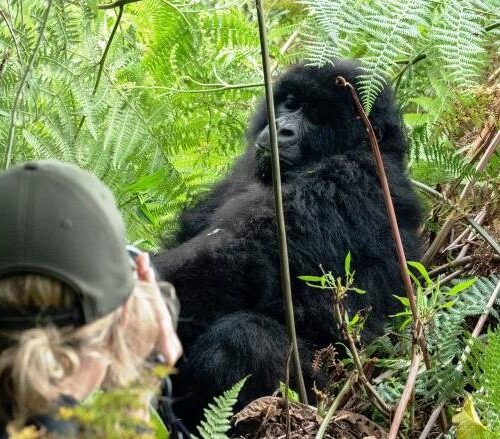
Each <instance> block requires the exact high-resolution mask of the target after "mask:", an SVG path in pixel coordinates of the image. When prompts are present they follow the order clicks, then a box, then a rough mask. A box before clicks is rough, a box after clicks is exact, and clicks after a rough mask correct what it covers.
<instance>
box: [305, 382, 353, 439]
mask: <svg viewBox="0 0 500 439" xmlns="http://www.w3.org/2000/svg"><path fill="white" fill-rule="evenodd" d="M356 379H357V376H356V374H355V373H353V374H352V375H351V376H350V377H349V378H348V379H347V380H346V382H345V383H344V385H343V386H342V389H340V392H339V393H338V394H337V396H336V397H335V399H334V400H333V402H332V405H331V406H330V408H329V409H328V411H327V412H326V414H325V417H324V418H323V420H322V421H321V425H320V426H319V429H318V432H317V433H316V436H315V438H314V439H323V437H324V436H325V433H326V430H327V428H328V425H329V424H330V422H331V421H332V418H333V415H334V414H335V412H336V411H337V409H338V408H339V405H340V403H341V402H342V400H343V399H344V397H345V395H346V394H347V392H348V391H349V389H350V388H351V386H352V384H353V383H354V382H355V381H356Z"/></svg>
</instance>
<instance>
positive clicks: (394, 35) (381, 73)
mask: <svg viewBox="0 0 500 439" xmlns="http://www.w3.org/2000/svg"><path fill="white" fill-rule="evenodd" d="M366 9H367V10H368V14H367V16H366V17H365V26H366V27H368V28H369V32H370V33H371V34H372V35H373V36H374V38H372V39H371V40H370V41H368V43H367V55H366V56H365V57H364V58H363V60H362V61H363V67H362V69H363V71H364V72H365V73H364V74H363V75H361V76H360V78H359V84H358V85H359V89H360V91H361V99H362V102H363V106H364V107H365V111H366V112H370V110H371V108H372V106H373V104H374V102H375V99H376V98H377V95H378V94H379V93H380V91H381V90H382V89H383V88H384V86H385V84H386V79H385V78H387V77H388V76H393V75H394V73H395V72H396V70H397V68H398V64H397V63H396V61H397V60H398V59H399V58H401V57H410V58H411V57H412V56H413V55H414V54H415V50H414V48H413V45H412V44H411V41H412V40H416V39H417V38H422V35H421V34H420V32H419V29H418V26H419V25H421V24H422V23H424V22H425V20H426V18H427V15H428V11H429V2H428V1H426V0H411V1H406V2H403V3H401V2H400V1H399V0H389V1H385V2H375V5H370V6H366Z"/></svg>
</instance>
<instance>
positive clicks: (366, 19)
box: [302, 0, 500, 185]
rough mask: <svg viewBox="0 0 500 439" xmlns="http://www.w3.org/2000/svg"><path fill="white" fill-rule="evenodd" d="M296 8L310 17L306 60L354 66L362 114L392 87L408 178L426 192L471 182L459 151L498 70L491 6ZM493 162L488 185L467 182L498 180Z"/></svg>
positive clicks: (324, 2)
mask: <svg viewBox="0 0 500 439" xmlns="http://www.w3.org/2000/svg"><path fill="white" fill-rule="evenodd" d="M302 3H303V4H305V6H306V8H307V10H308V12H309V15H310V19H309V21H308V26H307V28H306V29H305V31H304V35H303V37H304V39H305V43H306V50H307V54H308V57H309V59H310V60H311V62H312V63H313V64H324V63H328V62H331V61H332V58H334V57H347V58H352V57H354V58H360V60H361V63H362V69H363V71H364V74H363V76H362V77H361V79H360V81H359V86H360V91H361V98H362V101H363V104H364V107H365V109H366V110H367V111H370V109H371V107H372V105H373V102H374V100H375V98H376V96H377V94H378V92H379V91H380V89H381V88H382V87H383V86H384V84H385V83H386V82H387V81H392V82H393V85H394V86H395V87H396V89H397V92H398V97H399V99H400V102H401V106H402V108H403V111H404V113H405V122H406V123H407V125H408V127H409V131H408V132H409V137H410V144H411V151H410V162H409V166H410V169H411V171H412V173H413V176H414V177H415V178H416V179H417V180H420V181H424V182H426V183H428V184H430V185H435V184H438V183H446V182H450V181H456V180H458V181H461V180H463V179H465V178H470V177H471V176H472V175H473V174H474V170H473V167H472V166H471V165H470V163H469V160H470V158H468V157H467V158H466V157H464V154H463V151H464V149H465V148H466V146H467V143H470V142H471V136H470V132H474V133H475V134H474V136H475V137H477V136H478V134H479V131H480V130H481V129H482V128H483V127H484V122H485V120H486V118H487V116H488V112H489V105H490V103H491V99H492V98H491V96H489V97H488V96H485V95H484V89H483V90H482V89H481V88H480V85H482V84H485V82H486V76H485V74H486V73H487V69H488V68H489V66H491V65H495V64H496V62H497V55H498V41H499V40H498V34H499V33H500V29H499V27H498V22H499V21H500V8H499V7H498V2H497V1H496V0H466V1H462V0H444V1H439V2H435V1H431V0H409V1H404V2H400V1H397V0H394V1H392V0H391V1H386V0H373V1H369V2H365V1H358V0H356V1H336V0H317V1H316V0H314V1H312V0H304V1H303V2H302ZM486 86H487V87H488V86H490V84H486ZM464 138H465V140H466V142H467V143H465V142H464V141H463V140H462V139H464ZM494 162H495V160H492V163H491V164H490V165H489V166H490V169H492V172H491V173H490V177H484V176H477V175H474V177H475V178H477V179H485V178H489V179H492V178H494V179H497V177H492V176H493V175H495V176H497V175H498V172H497V171H498V165H495V164H494ZM495 184H496V183H495Z"/></svg>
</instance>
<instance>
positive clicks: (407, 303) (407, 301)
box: [393, 294, 410, 308]
mask: <svg viewBox="0 0 500 439" xmlns="http://www.w3.org/2000/svg"><path fill="white" fill-rule="evenodd" d="M393 297H395V298H396V299H397V300H399V301H400V302H401V303H402V304H403V305H404V306H406V307H407V308H408V307H409V306H410V299H408V297H403V296H396V295H395V294H393Z"/></svg>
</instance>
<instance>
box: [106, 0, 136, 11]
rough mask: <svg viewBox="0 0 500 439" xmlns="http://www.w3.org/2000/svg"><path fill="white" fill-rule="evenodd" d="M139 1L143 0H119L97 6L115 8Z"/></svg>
mask: <svg viewBox="0 0 500 439" xmlns="http://www.w3.org/2000/svg"><path fill="white" fill-rule="evenodd" d="M139 1H141V0H117V1H116V2H113V3H108V4H106V5H100V6H97V9H113V8H118V7H120V8H123V7H124V6H125V5H128V4H130V3H137V2H139Z"/></svg>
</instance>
